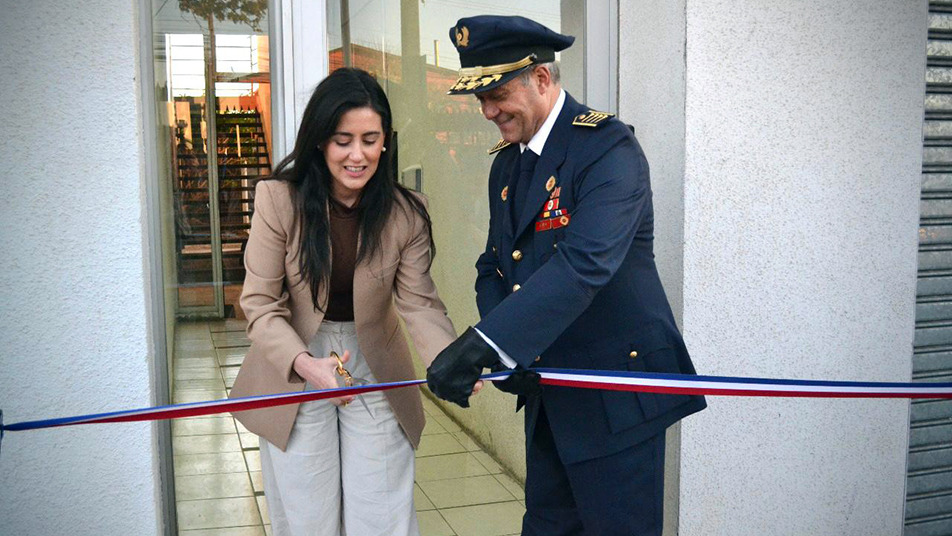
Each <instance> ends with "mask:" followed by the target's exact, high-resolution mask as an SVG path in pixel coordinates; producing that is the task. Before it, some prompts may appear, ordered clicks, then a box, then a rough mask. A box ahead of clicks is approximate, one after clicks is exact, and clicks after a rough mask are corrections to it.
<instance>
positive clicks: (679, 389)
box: [0, 369, 952, 437]
mask: <svg viewBox="0 0 952 536" xmlns="http://www.w3.org/2000/svg"><path fill="white" fill-rule="evenodd" d="M534 370H536V371H537V372H538V373H539V374H540V376H541V381H540V383H542V384H543V385H551V386H559V387H574V388H582V389H608V390H617V391H632V392H651V393H660V394H688V395H714V396H773V397H826V398H952V383H883V382H839V381H836V382H830V381H821V380H784V379H758V378H731V377H721V376H693V375H687V374H651V373H635V372H616V371H594V370H569V369H534ZM510 374H511V373H510V372H495V373H491V374H485V375H483V376H481V378H482V379H484V380H490V381H493V380H502V379H505V378H507V377H509V375H510ZM424 383H426V380H408V381H401V382H391V383H378V384H371V385H362V386H356V387H341V388H337V389H322V390H317V391H301V392H292V393H279V394H271V395H262V396H250V397H244V398H231V399H224V400H209V401H205V402H192V403H187V404H174V405H171V406H159V407H153V408H140V409H133V410H123V411H115V412H110V413H99V414H94V415H80V416H74V417H61V418H57V419H46V420H38V421H29V422H20V423H14V424H8V425H3V424H2V421H0V437H2V432H3V431H11V432H14V431H23V430H36V429H40V428H53V427H58V426H72V425H76V424H93V423H109V422H132V421H151V420H161V419H175V418H182V417H197V416H201V415H211V414H215V413H225V412H235V411H249V410H254V409H263V408H268V407H274V406H282V405H288V404H299V403H302V402H310V401H314V400H323V399H328V398H336V397H340V396H347V395H358V394H362V393H369V392H373V391H385V390H389V389H398V388H402V387H409V386H412V385H421V384H424ZM0 416H2V412H0ZM0 418H2V417H0Z"/></svg>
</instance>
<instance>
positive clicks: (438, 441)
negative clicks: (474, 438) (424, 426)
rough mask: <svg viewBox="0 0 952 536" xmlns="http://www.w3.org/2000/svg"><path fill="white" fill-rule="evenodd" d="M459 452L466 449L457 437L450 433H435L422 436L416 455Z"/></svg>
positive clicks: (418, 456)
mask: <svg viewBox="0 0 952 536" xmlns="http://www.w3.org/2000/svg"><path fill="white" fill-rule="evenodd" d="M457 452H466V449H465V448H463V445H460V443H459V441H457V440H456V438H455V437H453V436H452V435H450V434H434V435H427V436H424V437H423V438H421V440H420V447H419V448H418V449H417V451H416V456H417V458H422V457H424V456H438V455H440V454H454V453H457Z"/></svg>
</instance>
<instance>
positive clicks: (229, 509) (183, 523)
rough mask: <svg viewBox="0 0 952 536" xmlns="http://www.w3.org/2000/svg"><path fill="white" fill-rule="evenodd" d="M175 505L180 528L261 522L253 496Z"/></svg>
mask: <svg viewBox="0 0 952 536" xmlns="http://www.w3.org/2000/svg"><path fill="white" fill-rule="evenodd" d="M175 507H176V512H177V514H178V526H179V529H180V530H189V529H214V528H225V527H242V526H247V525H261V524H262V523H261V516H259V515H258V508H257V507H256V504H255V500H254V498H253V497H238V498H231V499H205V500H200V501H181V502H178V503H176V505H175Z"/></svg>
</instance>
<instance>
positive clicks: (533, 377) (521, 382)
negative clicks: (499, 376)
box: [492, 363, 542, 396]
mask: <svg viewBox="0 0 952 536" xmlns="http://www.w3.org/2000/svg"><path fill="white" fill-rule="evenodd" d="M507 370H512V369H510V368H509V367H507V366H505V365H503V364H502V363H497V364H495V365H493V367H492V371H493V372H504V371H507ZM541 379H542V376H539V373H538V372H536V371H534V370H532V369H524V368H519V369H515V370H513V371H512V374H510V375H509V377H508V378H506V379H505V380H495V381H493V382H492V384H493V385H494V386H496V389H499V390H500V391H503V392H505V393H510V394H513V395H522V396H535V395H538V394H540V393H541V392H542V386H541V385H539V380H541Z"/></svg>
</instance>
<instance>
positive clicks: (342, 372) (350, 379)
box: [331, 352, 354, 387]
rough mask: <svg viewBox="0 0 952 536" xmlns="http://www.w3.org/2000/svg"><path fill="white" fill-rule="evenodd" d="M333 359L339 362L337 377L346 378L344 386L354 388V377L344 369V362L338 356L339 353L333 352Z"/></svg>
mask: <svg viewBox="0 0 952 536" xmlns="http://www.w3.org/2000/svg"><path fill="white" fill-rule="evenodd" d="M331 357H333V358H334V359H336V360H337V375H338V376H340V377H341V378H344V386H346V387H353V385H354V377H353V376H351V375H350V372H347V369H345V368H344V362H343V361H341V360H340V356H339V355H337V352H331Z"/></svg>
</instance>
